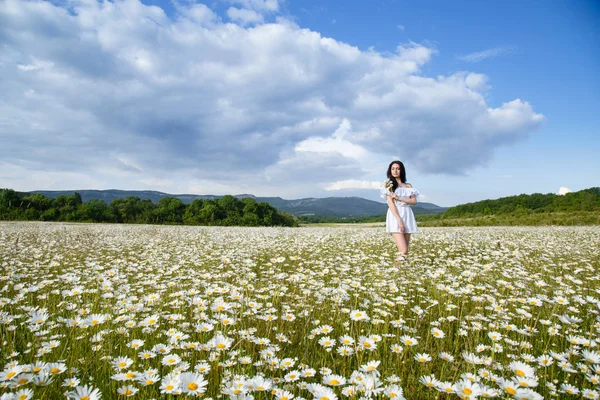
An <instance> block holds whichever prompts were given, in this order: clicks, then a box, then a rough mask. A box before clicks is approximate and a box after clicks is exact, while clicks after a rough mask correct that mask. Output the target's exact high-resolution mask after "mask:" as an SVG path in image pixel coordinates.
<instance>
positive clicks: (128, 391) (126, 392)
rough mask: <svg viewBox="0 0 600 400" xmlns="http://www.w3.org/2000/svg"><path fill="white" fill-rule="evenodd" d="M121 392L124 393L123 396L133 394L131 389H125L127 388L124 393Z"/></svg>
mask: <svg viewBox="0 0 600 400" xmlns="http://www.w3.org/2000/svg"><path fill="white" fill-rule="evenodd" d="M123 394H124V395H125V396H128V395H130V394H133V390H131V389H127V390H126V391H125V393H123Z"/></svg>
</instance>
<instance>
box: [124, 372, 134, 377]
mask: <svg viewBox="0 0 600 400" xmlns="http://www.w3.org/2000/svg"><path fill="white" fill-rule="evenodd" d="M125 376H126V377H127V378H135V372H128V373H126V374H125Z"/></svg>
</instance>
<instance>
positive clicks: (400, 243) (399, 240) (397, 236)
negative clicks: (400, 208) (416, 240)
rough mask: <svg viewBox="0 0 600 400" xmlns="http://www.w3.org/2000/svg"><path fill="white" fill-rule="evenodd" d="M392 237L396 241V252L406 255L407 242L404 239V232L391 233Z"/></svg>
mask: <svg viewBox="0 0 600 400" xmlns="http://www.w3.org/2000/svg"><path fill="white" fill-rule="evenodd" d="M392 237H393V238H394V242H396V247H398V252H399V253H401V254H404V255H406V253H408V242H407V241H406V237H405V234H402V233H399V232H398V233H392Z"/></svg>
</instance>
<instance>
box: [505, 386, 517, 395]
mask: <svg viewBox="0 0 600 400" xmlns="http://www.w3.org/2000/svg"><path fill="white" fill-rule="evenodd" d="M506 392H507V393H509V394H517V391H516V390H515V388H512V387H507V388H506Z"/></svg>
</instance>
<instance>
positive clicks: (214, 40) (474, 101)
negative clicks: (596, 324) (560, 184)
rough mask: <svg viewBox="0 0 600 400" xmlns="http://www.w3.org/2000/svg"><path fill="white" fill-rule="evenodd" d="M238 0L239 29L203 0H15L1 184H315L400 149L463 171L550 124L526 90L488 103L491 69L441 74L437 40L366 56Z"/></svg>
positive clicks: (3, 22)
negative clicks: (172, 1) (434, 69)
mask: <svg viewBox="0 0 600 400" xmlns="http://www.w3.org/2000/svg"><path fill="white" fill-rule="evenodd" d="M230 4H232V5H233V6H239V7H241V8H236V7H231V8H230V10H232V9H235V10H238V11H232V13H233V15H234V18H232V20H233V21H234V22H236V23H237V24H234V23H229V22H223V21H222V20H221V19H220V17H219V16H218V15H217V14H216V13H215V12H214V11H213V10H211V9H210V8H209V7H207V6H206V5H203V4H200V3H191V4H186V3H184V2H181V3H177V4H176V7H175V9H176V15H174V16H167V15H166V14H165V12H164V11H163V10H162V9H161V8H159V7H156V6H147V5H144V4H142V3H140V2H139V1H138V0H115V1H112V2H102V3H99V2H95V1H84V0H72V1H70V2H69V7H70V8H69V9H68V10H67V9H65V8H62V7H60V6H58V5H55V4H53V3H50V2H37V1H20V0H4V1H0V46H1V47H2V49H3V52H2V59H1V60H2V62H0V73H1V74H2V77H3V79H2V80H0V142H1V143H2V146H0V160H1V161H0V164H1V165H0V167H1V168H2V169H3V176H5V175H6V174H9V175H6V176H10V177H11V180H10V181H7V182H6V183H5V182H4V181H2V182H0V186H2V185H5V186H9V187H14V188H16V189H19V190H31V189H38V188H40V187H39V185H40V182H44V180H43V178H42V177H43V176H44V174H47V175H48V177H49V179H48V180H47V181H45V183H44V188H48V186H47V185H48V182H52V184H53V185H55V187H56V188H58V187H59V186H60V187H61V188H73V185H75V183H80V184H83V183H84V182H89V184H88V185H86V186H87V187H93V186H94V185H95V187H96V188H143V187H145V185H148V184H151V183H155V184H157V185H160V187H153V188H152V189H157V190H164V191H178V192H182V191H185V189H186V188H188V186H186V183H185V182H196V184H195V186H193V187H194V188H200V187H204V188H206V190H207V191H208V190H210V189H211V188H213V189H214V190H221V189H222V188H224V187H232V188H233V189H232V190H234V189H235V188H237V187H240V188H242V187H243V188H246V189H248V191H253V188H257V190H259V189H260V190H261V191H262V192H260V193H259V192H256V193H255V194H269V192H270V191H272V192H276V193H280V194H281V193H282V190H285V191H287V193H301V192H302V191H305V192H304V193H309V192H310V193H311V194H312V193H315V191H317V190H321V189H320V188H322V187H324V186H326V185H329V184H330V183H331V182H341V181H352V180H354V181H376V180H380V179H381V180H383V178H384V176H383V173H384V171H381V170H382V169H383V170H384V169H385V168H386V167H387V164H388V162H389V161H390V160H391V159H393V158H395V157H394V155H396V154H402V155H403V156H404V158H403V161H405V163H406V164H407V165H408V166H410V170H411V171H413V170H419V171H420V172H423V173H427V172H430V173H449V174H462V173H465V172H466V171H468V170H469V169H472V168H474V167H476V166H479V165H482V164H485V163H486V162H487V161H488V160H489V159H490V158H491V157H492V155H493V153H494V151H495V149H496V148H497V147H499V146H503V145H509V144H512V143H515V142H517V141H518V140H520V139H522V138H524V137H526V136H527V135H528V134H530V133H531V132H532V131H533V130H534V129H535V128H536V127H537V126H539V125H540V123H541V122H542V121H543V119H544V117H543V115H541V114H538V113H536V112H535V111H534V110H533V108H532V106H531V105H530V104H529V103H527V102H526V101H524V100H520V99H516V100H510V99H507V101H506V102H505V103H504V104H502V105H501V106H500V107H493V106H490V105H488V104H487V102H486V97H485V94H486V92H487V91H488V90H490V85H489V83H488V78H487V77H486V76H485V75H483V74H479V73H476V72H462V71H460V72H457V73H455V74H451V75H449V76H437V77H429V76H427V75H426V74H424V73H423V70H422V67H423V66H424V65H426V64H427V63H429V62H431V61H432V58H433V56H434V55H435V54H436V53H437V51H438V50H437V49H433V48H430V47H428V46H425V45H421V44H417V43H413V42H410V43H407V44H403V45H400V46H398V48H397V49H396V52H395V53H394V54H382V53H378V52H376V51H374V50H368V51H361V50H360V49H358V48H357V47H354V46H351V45H349V44H346V43H344V42H341V41H338V40H335V39H334V38H328V37H323V36H322V35H321V34H319V33H318V32H314V31H311V30H310V29H306V28H302V27H299V26H297V25H295V24H294V23H292V22H290V21H287V20H283V19H281V20H280V19H277V20H276V21H277V22H275V23H263V22H262V21H264V20H265V17H264V15H267V14H268V15H271V16H272V15H273V14H277V12H278V10H279V7H280V6H279V3H278V2H277V1H268V0H267V1H258V0H257V1H252V0H248V1H231V2H230ZM242 11H244V12H245V11H250V12H251V13H247V14H244V15H245V16H241V15H242V14H239V13H241V12H242ZM236 13H238V14H236ZM230 17H231V15H230ZM246 25H252V26H251V27H249V28H245V26H246ZM9 38H10V40H9ZM73 170H77V171H79V172H78V174H79V175H78V178H77V179H73V178H72V177H73V175H72V174H70V175H69V174H68V172H69V171H73ZM7 171H8V172H7ZM25 171H29V173H26V172H25ZM61 174H65V175H64V177H65V179H62V180H61V179H56V177H59V176H61ZM31 176H35V177H36V178H35V179H33V178H30V177H31ZM81 177H87V178H86V179H87V180H85V179H82V178H81ZM17 178H18V179H17ZM232 180H234V181H235V182H236V183H235V184H231V186H230V185H229V184H224V183H223V182H231V181H232ZM207 182H213V184H208V183H207ZM282 188H285V189H282ZM234 191H235V192H238V191H237V190H234Z"/></svg>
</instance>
